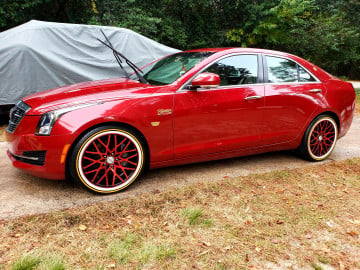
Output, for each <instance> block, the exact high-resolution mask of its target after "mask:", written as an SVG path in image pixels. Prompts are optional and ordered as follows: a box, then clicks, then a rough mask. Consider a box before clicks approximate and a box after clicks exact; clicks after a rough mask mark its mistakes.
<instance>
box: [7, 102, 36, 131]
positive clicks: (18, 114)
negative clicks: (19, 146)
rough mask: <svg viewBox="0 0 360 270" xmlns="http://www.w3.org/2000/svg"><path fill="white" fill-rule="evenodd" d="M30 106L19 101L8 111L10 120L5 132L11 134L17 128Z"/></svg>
mask: <svg viewBox="0 0 360 270" xmlns="http://www.w3.org/2000/svg"><path fill="white" fill-rule="evenodd" d="M30 108H31V107H30V106H29V105H27V104H26V103H25V102H24V101H22V100H20V101H18V102H17V103H16V104H15V107H13V108H12V109H11V110H10V120H9V125H8V127H7V131H8V132H10V133H13V132H14V131H15V129H16V128H17V126H18V125H19V124H20V121H21V119H23V118H24V116H25V114H26V113H27V112H28V111H29V110H30Z"/></svg>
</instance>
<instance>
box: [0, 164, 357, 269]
mask: <svg viewBox="0 0 360 270" xmlns="http://www.w3.org/2000/svg"><path fill="white" fill-rule="evenodd" d="M359 217H360V159H359V158H357V159H351V160H347V161H342V162H331V163H327V164H322V165H319V166H316V167H308V168H300V169H293V170H289V169H288V170H282V171H273V172H270V173H265V174H255V175H250V176H245V177H235V178H223V179H219V180H218V181H215V182H199V183H197V184H193V185H191V186H185V187H180V188H172V189H169V190H167V191H163V192H153V193H144V194H142V195H139V196H137V197H132V198H129V199H127V200H117V201H113V202H104V203H98V204H93V205H91V206H86V207H78V208H73V209H69V210H64V211H60V212H52V213H49V214H42V215H34V216H27V217H21V218H16V219H13V220H8V221H3V222H1V223H0V239H1V242H2V244H1V247H0V258H1V259H0V263H1V264H2V266H3V268H5V269H8V268H12V269H31V268H30V267H29V266H37V267H38V269H65V268H69V269H81V268H84V269H85V268H86V269H109V268H113V269H137V268H139V269H190V268H194V269H359V268H360V258H359V256H358V255H359V254H360V241H359V234H360V219H359ZM24 266H26V267H24Z"/></svg>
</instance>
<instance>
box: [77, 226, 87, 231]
mask: <svg viewBox="0 0 360 270" xmlns="http://www.w3.org/2000/svg"><path fill="white" fill-rule="evenodd" d="M86 229H87V227H86V226H85V225H83V224H80V225H79V230H80V231H86Z"/></svg>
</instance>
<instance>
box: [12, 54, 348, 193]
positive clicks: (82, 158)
mask: <svg viewBox="0 0 360 270" xmlns="http://www.w3.org/2000/svg"><path fill="white" fill-rule="evenodd" d="M128 64H129V66H131V64H132V63H131V62H130V63H128ZM132 68H133V67H132ZM134 71H135V72H134V74H132V75H131V76H127V77H126V78H117V79H109V80H102V81H93V82H87V83H80V84H76V85H70V86H66V87H62V88H58V89H53V90H49V91H46V92H41V93H37V94H34V95H31V96H28V97H25V98H23V99H22V100H21V101H19V102H18V103H17V104H16V106H15V107H14V108H13V109H12V110H11V113H10V122H9V126H8V128H7V141H8V156H9V157H10V159H11V160H12V163H13V165H14V166H15V167H17V168H20V169H22V170H24V171H26V172H28V173H30V174H33V175H36V176H39V177H43V178H48V179H65V178H66V177H69V178H72V179H73V180H74V181H75V182H77V183H79V184H81V185H82V186H83V187H85V188H87V189H88V190H90V191H93V192H95V193H114V192H117V191H120V190H122V189H124V188H126V187H128V186H129V185H130V184H131V183H132V182H134V181H135V180H136V179H137V178H138V177H139V176H140V175H141V173H142V172H143V171H144V169H146V168H150V169H152V168H159V167H164V166H173V165H178V164H185V163H192V162H202V161H207V160H214V159H224V158H230V157H236V156H244V155H253V154H257V153H264V152H268V151H279V150H289V149H297V150H298V152H299V154H300V155H301V156H302V157H304V158H305V159H308V160H313V161H320V160H323V159H325V158H327V157H328V156H329V155H330V154H331V152H332V151H333V149H334V147H335V144H336V141H337V140H338V139H339V138H340V137H342V136H344V135H345V134H346V132H347V131H348V129H349V128H350V125H351V122H352V118H353V113H354V107H355V91H354V88H353V87H352V85H351V84H350V83H347V82H344V81H342V80H340V79H337V78H335V77H334V76H332V75H330V74H328V73H326V72H325V71H323V70H322V69H320V68H319V67H317V66H315V65H313V64H311V63H309V62H308V61H306V60H304V59H302V58H299V57H297V56H294V55H291V54H287V53H282V52H277V51H270V50H262V49H246V48H217V49H201V50H190V51H185V52H181V53H176V54H173V55H170V56H168V57H165V58H163V59H160V60H158V61H156V62H154V63H152V64H151V65H149V66H147V67H145V68H144V69H142V70H140V69H137V68H134Z"/></svg>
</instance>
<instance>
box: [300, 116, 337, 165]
mask: <svg viewBox="0 0 360 270" xmlns="http://www.w3.org/2000/svg"><path fill="white" fill-rule="evenodd" d="M337 138H338V128H337V125H336V122H335V120H334V119H333V118H332V117H330V116H328V115H320V116H318V117H316V118H315V119H314V120H313V121H312V122H311V124H310V125H309V127H308V128H307V130H306V132H305V135H304V138H303V140H302V143H301V145H300V154H301V156H303V157H304V158H306V159H308V160H312V161H321V160H324V159H326V158H327V157H328V156H329V155H330V154H331V152H332V151H333V150H334V147H335V144H336V141H337Z"/></svg>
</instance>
